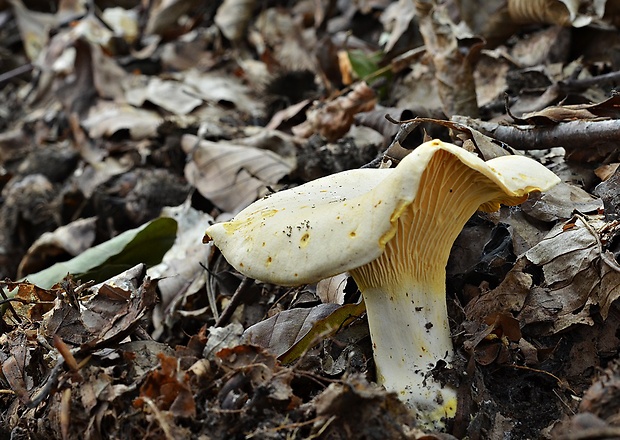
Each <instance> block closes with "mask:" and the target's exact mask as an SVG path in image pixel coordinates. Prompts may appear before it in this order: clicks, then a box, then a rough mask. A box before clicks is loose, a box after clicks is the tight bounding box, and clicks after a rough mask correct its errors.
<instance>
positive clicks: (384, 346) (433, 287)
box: [350, 151, 504, 429]
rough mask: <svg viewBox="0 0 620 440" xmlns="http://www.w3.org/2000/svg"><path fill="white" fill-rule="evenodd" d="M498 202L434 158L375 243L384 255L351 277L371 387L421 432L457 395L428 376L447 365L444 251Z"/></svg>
mask: <svg viewBox="0 0 620 440" xmlns="http://www.w3.org/2000/svg"><path fill="white" fill-rule="evenodd" d="M429 170H430V171H429ZM503 194H504V192H503V191H502V189H501V188H499V187H498V186H497V185H496V184H495V183H494V182H492V181H491V180H490V179H489V178H488V177H486V176H485V175H483V174H481V173H479V172H478V171H477V170H475V169H472V168H470V167H469V166H466V165H464V164H463V163H462V162H461V161H460V160H459V159H458V158H457V157H455V156H454V155H452V154H450V153H449V152H446V151H438V152H437V153H436V154H435V155H434V156H433V158H432V159H431V161H430V163H429V165H428V166H427V168H426V170H425V172H424V173H423V174H422V177H421V180H420V186H419V189H418V194H417V196H416V198H415V200H413V201H412V202H411V203H410V204H407V203H404V204H403V205H402V206H401V207H400V209H398V210H397V215H396V216H394V218H393V220H392V222H393V227H392V230H391V231H390V232H389V233H387V234H385V235H384V237H382V242H383V243H384V246H385V249H384V252H383V254H382V255H381V256H380V257H379V258H377V259H376V260H374V261H372V262H370V263H368V264H365V265H363V266H360V267H358V268H356V269H353V270H351V271H350V273H351V275H352V276H353V278H354V279H355V281H356V282H357V284H358V287H359V288H360V290H361V292H362V294H363V296H364V301H365V302H366V310H367V314H368V324H369V327H370V335H371V339H372V342H373V353H374V359H375V365H376V368H377V382H379V383H380V384H382V385H384V386H385V388H386V389H387V390H388V391H394V392H396V393H398V394H399V396H400V397H401V399H402V400H403V401H405V402H406V403H407V404H408V405H409V406H410V407H411V408H413V409H414V410H416V412H417V414H418V419H419V421H420V423H421V425H423V426H424V427H425V428H431V429H432V428H435V429H441V428H443V427H444V424H445V423H444V420H445V419H448V418H452V417H454V415H455V413H456V408H457V402H456V391H455V390H454V389H453V388H452V387H450V386H449V385H443V386H442V385H441V384H440V383H439V382H437V381H436V380H435V379H434V378H433V377H432V375H431V373H432V370H433V368H434V367H435V366H436V365H437V362H439V361H442V360H443V361H445V362H446V363H447V364H449V363H450V362H451V361H452V359H453V346H452V340H451V336H450V325H449V322H448V313H447V307H446V299H445V298H446V270H445V267H446V264H447V262H448V258H449V255H450V249H451V247H452V244H453V243H454V240H455V239H456V237H457V235H458V233H459V232H460V231H461V229H462V228H463V226H464V225H465V223H466V222H467V220H468V219H469V218H470V217H471V216H472V215H473V214H474V212H475V211H476V210H477V209H478V207H480V206H481V205H484V204H485V203H487V202H490V201H493V200H495V199H497V198H498V197H501V196H502V195H503ZM397 323H398V324H397Z"/></svg>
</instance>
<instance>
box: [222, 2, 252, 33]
mask: <svg viewBox="0 0 620 440" xmlns="http://www.w3.org/2000/svg"><path fill="white" fill-rule="evenodd" d="M254 5H255V0H224V1H223V2H222V3H221V4H220V6H219V8H217V12H216V13H215V18H214V21H215V24H216V25H217V27H218V28H219V29H220V32H221V33H222V34H223V35H224V36H225V37H226V38H228V39H229V40H230V41H231V42H233V43H238V42H239V41H240V40H241V38H243V37H244V36H245V35H246V31H247V27H248V24H249V23H250V20H251V19H252V15H253V12H254Z"/></svg>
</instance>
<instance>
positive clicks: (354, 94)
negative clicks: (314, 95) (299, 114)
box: [292, 82, 377, 142]
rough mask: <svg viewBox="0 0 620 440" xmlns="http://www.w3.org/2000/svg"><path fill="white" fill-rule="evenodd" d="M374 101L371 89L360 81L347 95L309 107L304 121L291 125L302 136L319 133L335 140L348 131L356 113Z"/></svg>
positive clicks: (295, 132) (365, 110) (374, 102)
mask: <svg viewBox="0 0 620 440" xmlns="http://www.w3.org/2000/svg"><path fill="white" fill-rule="evenodd" d="M376 102H377V98H376V96H375V93H374V92H373V90H372V89H371V88H370V87H368V85H366V83H365V82H360V83H358V84H357V85H355V86H354V87H353V90H351V92H349V93H348V94H347V95H343V96H339V97H338V98H336V99H334V100H333V101H330V102H328V103H326V104H324V105H321V104H319V105H317V106H315V107H314V108H312V109H310V110H309V111H308V112H307V114H306V118H307V119H306V121H305V122H303V123H301V124H299V125H297V126H295V127H293V129H292V130H293V133H294V134H295V135H297V136H301V137H304V138H308V137H310V136H311V135H313V134H315V133H319V134H320V135H321V136H323V137H325V138H326V139H327V140H328V141H329V142H333V141H336V140H338V139H340V138H341V137H342V136H344V135H345V134H346V133H347V131H349V128H351V125H352V124H353V122H354V117H355V115H356V114H357V113H360V112H367V111H370V110H372V109H373V108H374V107H375V104H376Z"/></svg>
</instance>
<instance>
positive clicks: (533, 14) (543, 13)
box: [508, 0, 607, 27]
mask: <svg viewBox="0 0 620 440" xmlns="http://www.w3.org/2000/svg"><path fill="white" fill-rule="evenodd" d="M605 3H607V0H603V1H596V0H588V1H575V0H536V1H533V0H508V11H509V12H510V17H511V18H512V19H513V20H514V21H515V22H516V23H523V24H528V23H546V24H557V25H560V26H574V27H583V26H587V25H589V24H590V23H593V22H595V23H598V24H600V23H601V20H602V19H603V17H604V15H605Z"/></svg>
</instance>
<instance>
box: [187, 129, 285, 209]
mask: <svg viewBox="0 0 620 440" xmlns="http://www.w3.org/2000/svg"><path fill="white" fill-rule="evenodd" d="M181 143H182V146H183V149H184V150H185V151H186V152H187V153H188V154H190V155H191V157H192V160H191V161H190V162H188V164H187V165H186V167H185V176H186V178H187V180H188V181H189V182H190V183H191V184H192V185H194V186H195V187H196V188H197V189H198V191H200V193H201V194H202V195H203V196H204V197H206V198H208V199H210V200H211V201H213V203H215V204H216V205H217V206H218V207H219V208H221V209H223V210H224V211H228V212H232V213H235V212H238V211H240V210H241V209H243V208H245V207H246V206H247V205H249V204H250V203H252V202H253V201H254V200H256V199H258V198H259V197H261V196H263V195H265V193H266V191H267V187H268V186H270V185H275V184H276V183H278V181H279V180H280V179H281V178H282V177H284V176H286V175H287V174H288V173H290V172H291V170H292V169H293V168H294V165H293V163H294V160H293V162H292V161H291V158H285V157H282V156H280V155H278V154H276V153H274V152H272V151H269V150H264V149H258V148H253V147H245V146H241V145H239V144H238V143H232V142H224V141H221V142H211V141H206V140H200V139H199V138H197V137H196V136H193V135H189V134H188V135H184V136H183V138H182V141H181Z"/></svg>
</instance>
